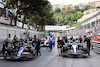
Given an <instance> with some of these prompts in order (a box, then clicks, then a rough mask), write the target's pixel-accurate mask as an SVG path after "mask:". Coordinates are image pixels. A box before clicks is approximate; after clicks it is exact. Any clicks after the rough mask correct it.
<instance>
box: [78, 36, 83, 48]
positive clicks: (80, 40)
mask: <svg viewBox="0 0 100 67" xmlns="http://www.w3.org/2000/svg"><path fill="white" fill-rule="evenodd" d="M78 40H79V43H80V44H79V45H78V50H79V48H80V47H81V44H82V42H83V39H82V37H81V36H80V38H79V39H78Z"/></svg>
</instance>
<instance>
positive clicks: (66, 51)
mask: <svg viewBox="0 0 100 67" xmlns="http://www.w3.org/2000/svg"><path fill="white" fill-rule="evenodd" d="M65 45H66V46H67V47H66V46H65ZM65 45H63V47H62V51H61V55H62V56H65V55H76V56H77V55H81V54H88V55H89V54H90V52H89V50H88V48H87V47H86V45H83V44H81V43H78V41H75V42H71V43H65Z"/></svg>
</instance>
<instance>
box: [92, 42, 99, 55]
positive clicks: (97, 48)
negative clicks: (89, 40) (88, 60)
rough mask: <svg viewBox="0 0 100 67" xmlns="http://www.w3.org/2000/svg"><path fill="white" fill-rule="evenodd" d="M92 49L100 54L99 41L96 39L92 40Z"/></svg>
mask: <svg viewBox="0 0 100 67" xmlns="http://www.w3.org/2000/svg"><path fill="white" fill-rule="evenodd" d="M93 46H94V47H93V50H94V51H95V52H96V53H98V54H100V42H98V41H93Z"/></svg>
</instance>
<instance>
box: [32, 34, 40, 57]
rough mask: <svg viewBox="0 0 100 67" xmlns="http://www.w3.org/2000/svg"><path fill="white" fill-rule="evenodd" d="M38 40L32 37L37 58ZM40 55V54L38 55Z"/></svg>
mask: <svg viewBox="0 0 100 67" xmlns="http://www.w3.org/2000/svg"><path fill="white" fill-rule="evenodd" d="M40 42H41V41H40V40H39V39H37V38H36V35H35V36H34V38H33V43H34V46H35V52H36V55H37V56H38V53H39V52H40V51H39V50H40ZM40 55H41V54H40Z"/></svg>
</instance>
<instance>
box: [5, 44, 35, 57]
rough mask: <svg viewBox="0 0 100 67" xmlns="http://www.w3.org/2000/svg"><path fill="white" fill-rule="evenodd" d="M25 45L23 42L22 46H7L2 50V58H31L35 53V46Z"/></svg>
mask: <svg viewBox="0 0 100 67" xmlns="http://www.w3.org/2000/svg"><path fill="white" fill-rule="evenodd" d="M27 45H28V44H27V43H24V45H23V46H22V47H16V48H13V47H9V48H8V49H6V50H5V52H4V59H19V58H22V57H26V58H32V57H33V55H34V54H35V53H34V51H35V48H34V47H32V46H30V47H28V46H27Z"/></svg>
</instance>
